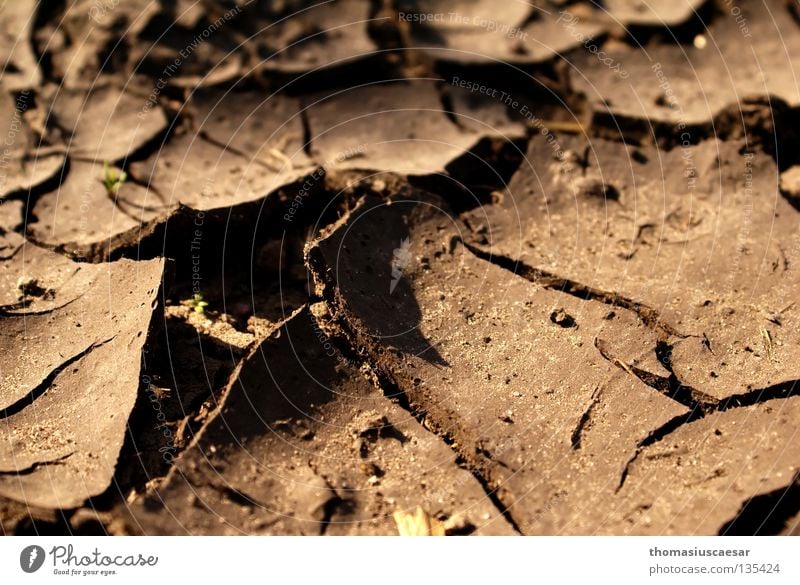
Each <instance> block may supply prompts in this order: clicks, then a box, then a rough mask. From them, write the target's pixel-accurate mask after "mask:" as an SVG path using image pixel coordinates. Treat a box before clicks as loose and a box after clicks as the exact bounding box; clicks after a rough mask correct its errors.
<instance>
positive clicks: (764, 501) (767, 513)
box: [719, 472, 800, 536]
mask: <svg viewBox="0 0 800 585" xmlns="http://www.w3.org/2000/svg"><path fill="white" fill-rule="evenodd" d="M798 513H800V472H799V473H796V474H795V476H794V478H793V479H792V482H791V483H790V484H789V485H788V486H786V487H782V488H778V489H777V490H774V491H771V492H769V493H766V494H761V495H758V496H754V497H752V498H750V499H749V500H747V501H746V502H745V503H744V504H742V507H741V508H740V509H739V512H738V513H737V514H736V516H735V517H734V518H733V519H731V520H729V521H728V522H726V523H725V524H724V525H723V526H722V528H720V530H719V535H720V536H764V535H778V534H780V533H781V532H783V531H784V530H785V529H786V527H787V524H788V522H789V520H791V519H792V518H794V517H795V516H796V515H797V514H798Z"/></svg>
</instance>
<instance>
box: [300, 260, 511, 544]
mask: <svg viewBox="0 0 800 585" xmlns="http://www.w3.org/2000/svg"><path fill="white" fill-rule="evenodd" d="M308 262H309V264H310V267H311V268H312V269H313V267H314V265H315V264H316V262H315V255H314V254H310V255H309V256H308ZM318 274H324V271H319V272H318ZM332 290H334V287H332V286H330V285H326V286H325V287H324V289H323V296H329V297H331V298H324V299H323V301H324V302H325V304H326V305H327V306H328V309H329V310H330V311H331V314H332V315H335V314H336V311H335V308H336V307H340V306H342V305H343V304H344V302H343V301H342V300H341V299H339V298H337V297H336V292H334V293H333V294H332V295H331V293H330V291H332ZM330 323H332V324H333V325H334V326H335V327H336V328H337V329H338V330H339V331H338V332H339V335H331V336H330V340H331V341H332V342H333V344H334V346H335V347H336V349H337V350H339V351H340V352H341V353H342V355H343V356H344V357H345V358H350V359H355V360H357V362H360V363H361V364H362V365H363V366H366V368H367V369H368V371H369V373H370V374H371V376H372V382H373V384H374V385H375V386H377V388H378V389H379V390H380V391H381V392H382V393H383V395H384V396H386V397H387V398H388V399H390V400H392V401H394V402H396V403H397V404H398V405H399V406H400V407H401V408H402V409H403V410H405V411H406V412H408V413H409V414H410V415H411V416H412V417H414V419H415V420H416V421H417V422H418V423H419V424H420V425H421V426H422V427H423V428H424V429H426V430H427V431H428V432H430V433H431V434H433V435H435V436H437V437H438V438H439V439H440V440H442V442H444V443H445V444H446V445H447V446H448V447H449V448H450V449H451V450H452V451H453V452H454V454H455V456H456V463H457V464H458V465H459V466H460V467H462V468H464V469H466V470H467V471H469V472H470V473H471V474H472V475H473V477H475V479H476V480H477V481H478V483H479V484H480V486H481V488H482V489H483V491H484V493H485V494H486V497H487V498H488V499H489V501H491V502H492V505H493V506H494V507H495V508H496V509H497V511H498V512H499V513H500V514H501V515H502V516H503V518H505V520H506V521H507V522H508V523H509V524H510V525H511V527H512V528H513V529H514V530H516V531H517V532H518V533H519V534H523V532H522V531H521V530H520V528H519V526H518V525H517V523H516V521H515V520H514V518H513V517H512V515H511V513H510V512H509V510H508V509H507V508H506V507H505V505H503V503H502V501H501V500H500V498H499V496H498V495H497V493H496V492H497V490H496V489H492V488H491V487H490V486H489V483H488V481H487V480H486V478H485V477H483V475H482V474H481V473H480V472H479V471H478V470H477V469H476V468H474V467H473V466H470V465H468V464H467V462H466V461H465V459H464V458H463V456H462V455H461V453H460V452H459V451H458V450H457V448H456V447H455V441H454V440H453V438H452V437H450V436H449V435H448V433H447V432H446V430H444V429H441V428H439V425H437V424H436V422H435V421H431V420H430V419H428V418H427V416H428V415H427V412H426V411H424V410H421V409H419V408H417V407H415V405H414V404H413V402H412V400H411V398H410V397H409V396H408V394H407V393H406V392H405V391H404V390H403V389H402V388H401V387H400V385H399V384H398V383H397V382H396V381H395V380H394V378H393V377H392V376H391V375H390V374H387V373H386V372H385V371H384V369H383V368H381V367H380V362H381V358H380V355H381V351H380V348H379V347H376V346H374V344H372V343H370V341H369V338H368V336H365V335H363V334H361V333H360V332H359V330H360V329H362V328H360V327H353V326H352V325H351V324H350V323H349V319H347V318H341V317H340V318H336V317H334V318H333V319H332V320H331V321H330ZM353 348H358V350H355V351H354V349H353ZM367 348H369V349H367ZM373 355H377V357H375V358H372V356H373Z"/></svg>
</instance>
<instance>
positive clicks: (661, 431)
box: [615, 410, 705, 492]
mask: <svg viewBox="0 0 800 585" xmlns="http://www.w3.org/2000/svg"><path fill="white" fill-rule="evenodd" d="M703 416H705V415H704V414H703V411H702V410H692V411H690V412H688V413H686V414H681V415H678V416H676V417H673V418H671V419H670V420H668V421H667V422H665V423H664V424H663V425H661V426H660V427H658V428H657V429H655V430H654V431H651V432H650V433H649V434H648V435H647V436H646V437H645V438H644V439H642V440H641V441H640V442H639V444H638V445H636V450H635V451H634V454H633V456H631V458H630V459H628V461H627V462H626V463H625V466H624V467H623V468H622V473H621V474H620V478H619V484H618V485H617V489H616V490H615V492H619V491H620V490H621V489H622V487H623V486H624V485H625V480H626V479H627V478H628V474H629V473H630V470H631V467H632V466H633V464H634V463H635V462H636V460H637V459H638V458H639V455H641V453H642V450H643V449H644V448H645V447H648V446H650V445H653V444H655V443H658V442H659V441H661V440H662V439H664V438H665V437H666V436H667V435H669V434H670V433H672V432H673V431H676V430H678V429H679V428H680V427H682V426H683V425H685V424H687V423H690V422H692V421H695V420H698V419H701V418H703Z"/></svg>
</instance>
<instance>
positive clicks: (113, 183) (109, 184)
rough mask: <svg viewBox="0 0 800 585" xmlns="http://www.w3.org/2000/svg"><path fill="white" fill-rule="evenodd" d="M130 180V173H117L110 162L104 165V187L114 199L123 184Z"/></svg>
mask: <svg viewBox="0 0 800 585" xmlns="http://www.w3.org/2000/svg"><path fill="white" fill-rule="evenodd" d="M127 180H128V173H126V172H125V171H120V172H117V170H116V169H112V168H111V165H109V164H108V161H106V162H104V163H103V185H104V186H105V188H106V191H108V194H109V195H111V196H112V197H115V196H116V195H117V194H118V193H119V189H120V187H122V184H123V183H124V182H125V181H127Z"/></svg>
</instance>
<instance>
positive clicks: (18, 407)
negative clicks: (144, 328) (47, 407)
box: [0, 336, 116, 420]
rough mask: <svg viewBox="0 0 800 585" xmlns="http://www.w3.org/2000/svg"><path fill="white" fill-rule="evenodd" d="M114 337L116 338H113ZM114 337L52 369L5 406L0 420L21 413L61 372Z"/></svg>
mask: <svg viewBox="0 0 800 585" xmlns="http://www.w3.org/2000/svg"><path fill="white" fill-rule="evenodd" d="M114 337H116V336H114ZM114 337H110V338H108V339H106V340H105V341H100V342H98V343H93V344H92V345H90V346H89V347H87V348H86V349H84V350H83V351H81V352H80V353H78V354H76V355H74V356H72V357H71V358H69V359H67V360H66V361H64V362H62V363H61V364H60V365H59V366H58V367H56V368H55V369H53V370H52V371H51V372H50V373H49V374H48V375H47V377H46V378H45V379H44V380H42V381H41V382H40V383H39V384H38V385H37V386H36V387H35V388H33V389H32V390H31V391H30V392H28V393H27V394H26V395H25V396H23V397H22V398H20V399H19V400H17V401H16V402H14V403H13V404H11V405H9V406H7V407H6V408H4V409H3V410H0V420H3V419H6V418H8V417H10V416H14V415H15V414H18V413H20V412H22V410H24V409H25V408H27V407H28V406H30V405H31V404H33V403H34V401H36V399H37V398H40V397H41V396H42V395H44V394H45V392H47V391H48V390H49V389H50V386H51V385H52V384H53V381H54V380H55V379H56V378H57V377H58V375H59V374H60V373H61V372H63V371H64V370H65V369H66V368H68V367H69V366H71V365H72V364H74V363H75V362H77V361H79V360H81V359H83V358H84V357H86V356H87V355H89V354H90V353H91V352H92V351H94V350H95V349H97V348H98V347H101V346H103V345H105V344H106V343H108V342H110V341H111V340H113V339H114Z"/></svg>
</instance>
